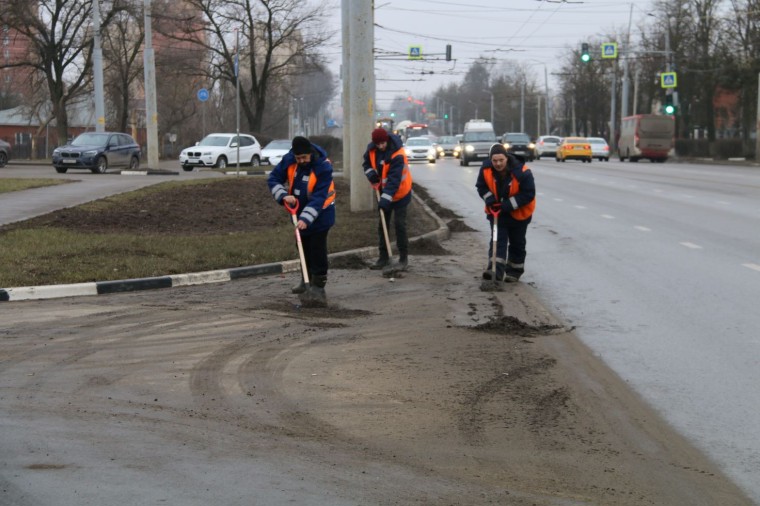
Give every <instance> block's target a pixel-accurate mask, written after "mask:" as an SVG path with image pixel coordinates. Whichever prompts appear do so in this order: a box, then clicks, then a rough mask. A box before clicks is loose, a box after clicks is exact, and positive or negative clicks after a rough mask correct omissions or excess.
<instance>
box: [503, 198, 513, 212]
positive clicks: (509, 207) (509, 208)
mask: <svg viewBox="0 0 760 506" xmlns="http://www.w3.org/2000/svg"><path fill="white" fill-rule="evenodd" d="M501 207H502V208H504V209H506V210H507V211H512V202H510V201H509V199H501Z"/></svg>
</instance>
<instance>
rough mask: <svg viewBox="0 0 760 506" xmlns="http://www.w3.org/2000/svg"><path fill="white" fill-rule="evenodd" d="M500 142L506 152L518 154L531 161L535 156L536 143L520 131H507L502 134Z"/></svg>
mask: <svg viewBox="0 0 760 506" xmlns="http://www.w3.org/2000/svg"><path fill="white" fill-rule="evenodd" d="M501 142H503V143H504V147H505V148H506V149H507V152H508V153H512V154H513V155H519V156H521V157H523V158H524V159H526V160H530V161H531V162H532V161H533V160H534V159H535V158H536V145H535V144H533V143H532V142H531V140H530V136H529V135H528V134H525V133H521V132H508V133H505V134H504V135H502V137H501Z"/></svg>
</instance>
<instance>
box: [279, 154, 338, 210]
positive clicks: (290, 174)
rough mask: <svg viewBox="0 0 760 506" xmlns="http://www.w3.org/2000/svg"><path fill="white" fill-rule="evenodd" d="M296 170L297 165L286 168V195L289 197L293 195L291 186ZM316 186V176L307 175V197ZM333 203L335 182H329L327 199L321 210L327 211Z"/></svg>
mask: <svg viewBox="0 0 760 506" xmlns="http://www.w3.org/2000/svg"><path fill="white" fill-rule="evenodd" d="M297 168H298V164H297V163H294V164H291V165H290V166H288V193H289V194H291V195H292V194H293V184H294V183H295V178H296V169H297ZM316 184H317V176H315V175H314V173H313V172H312V173H311V174H309V183H308V185H306V196H307V197H308V196H310V195H311V192H312V191H314V186H315V185H316ZM333 202H335V181H330V188H329V189H328V190H327V198H326V199H325V203H324V204H323V205H322V209H327V208H328V207H329V206H330V205H331V204H332V203H333Z"/></svg>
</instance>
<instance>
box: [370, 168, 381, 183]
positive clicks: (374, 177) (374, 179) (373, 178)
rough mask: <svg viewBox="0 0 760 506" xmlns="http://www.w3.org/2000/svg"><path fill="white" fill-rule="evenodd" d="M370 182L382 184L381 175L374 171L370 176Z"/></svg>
mask: <svg viewBox="0 0 760 506" xmlns="http://www.w3.org/2000/svg"><path fill="white" fill-rule="evenodd" d="M368 179H369V182H370V183H371V184H373V185H376V184H380V176H378V175H377V172H374V171H373V172H372V173H371V174H370V175H369V177H368Z"/></svg>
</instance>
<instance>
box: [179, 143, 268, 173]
mask: <svg viewBox="0 0 760 506" xmlns="http://www.w3.org/2000/svg"><path fill="white" fill-rule="evenodd" d="M238 139H239V145H238ZM238 148H239V149H238ZM238 151H239V152H240V165H251V166H252V167H258V166H259V165H261V144H259V141H257V140H256V137H254V136H253V135H248V134H240V135H239V136H238V135H237V134H234V133H233V134H226V133H217V134H208V135H207V136H206V137H204V138H203V140H202V141H200V142H199V143H197V144H196V145H195V146H193V147H190V148H185V149H183V150H182V152H181V153H180V154H179V163H180V165H182V169H183V170H185V171H187V172H189V171H191V170H193V168H194V167H217V168H219V169H224V168H226V167H227V166H230V165H237V163H238Z"/></svg>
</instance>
